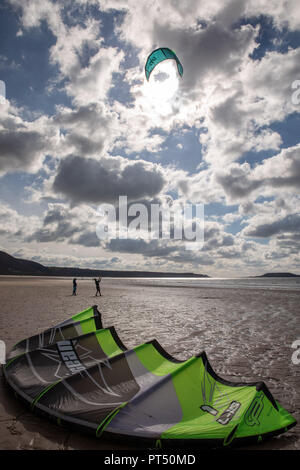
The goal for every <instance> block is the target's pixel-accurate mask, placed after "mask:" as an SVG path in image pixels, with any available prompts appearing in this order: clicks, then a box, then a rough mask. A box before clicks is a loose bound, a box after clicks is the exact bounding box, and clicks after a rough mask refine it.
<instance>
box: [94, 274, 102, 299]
mask: <svg viewBox="0 0 300 470" xmlns="http://www.w3.org/2000/svg"><path fill="white" fill-rule="evenodd" d="M94 281H95V285H96V295H95V297H97V295H98V294H99V295H102V294H101V292H100V282H101V277H99V279H94Z"/></svg>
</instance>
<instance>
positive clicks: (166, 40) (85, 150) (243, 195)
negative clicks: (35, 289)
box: [0, 0, 300, 277]
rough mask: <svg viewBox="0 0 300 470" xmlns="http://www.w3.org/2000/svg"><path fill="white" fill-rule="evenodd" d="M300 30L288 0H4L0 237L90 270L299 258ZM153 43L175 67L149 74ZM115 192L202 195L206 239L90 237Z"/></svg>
mask: <svg viewBox="0 0 300 470" xmlns="http://www.w3.org/2000/svg"><path fill="white" fill-rule="evenodd" d="M299 46H300V9H299V2H298V0H289V1H286V0H228V1H219V0H211V1H210V2H207V1H204V0H198V1H197V2H195V1H192V0H164V1H161V0H151V1H146V0H141V1H139V2H136V0H127V1H125V0H63V1H62V0H4V1H3V2H1V4H0V80H1V81H2V82H0V85H1V86H0V95H2V96H0V222H1V224H0V250H3V251H6V252H8V253H10V254H11V255H13V256H16V257H20V258H26V259H31V260H34V261H37V262H40V263H42V264H45V265H49V266H77V267H83V268H84V267H86V268H92V269H99V270H101V269H103V270H104V269H110V270H146V271H164V272H178V273H180V272H194V273H204V274H208V275H210V276H214V277H239V276H251V275H259V274H263V273H266V272H295V273H300V255H299V253H300V211H299V208H300V197H299V188H300V142H299V135H300V133H299V126H300V47H299ZM159 47H168V48H170V49H172V50H173V51H175V52H176V54H177V56H178V58H179V60H180V62H181V64H182V66H183V69H184V74H183V77H182V78H181V77H180V76H179V74H178V73H177V68H176V62H175V61H173V60H166V61H164V62H161V63H160V64H158V65H157V66H156V67H155V69H154V71H153V72H152V74H151V76H150V79H149V81H147V80H146V78H145V73H144V67H145V63H146V60H147V57H148V56H149V54H150V53H151V51H152V50H154V49H156V48H159ZM1 83H2V84H1ZM4 85H5V86H4ZM119 196H126V197H127V200H128V207H129V208H130V207H132V209H133V208H134V207H137V206H134V204H139V206H138V207H144V208H146V209H147V210H148V214H150V213H151V210H152V207H153V205H154V204H156V205H159V206H160V207H161V208H164V209H165V210H166V211H169V212H170V211H172V213H173V214H179V213H181V211H182V208H183V207H184V205H186V204H189V205H193V206H194V207H195V206H197V205H201V206H202V207H203V208H204V223H203V228H204V241H203V243H202V244H201V246H200V245H199V247H198V249H193V250H190V249H187V245H188V243H191V242H187V241H186V240H180V239H175V238H174V237H171V238H170V239H168V238H162V237H161V236H157V237H155V236H154V235H153V237H152V238H149V236H148V235H149V230H148V232H147V231H143V230H141V229H140V230H139V231H138V232H136V234H135V235H134V233H130V232H129V236H128V237H127V238H121V237H118V236H115V237H114V238H112V237H109V236H107V237H105V236H103V237H99V231H97V226H98V224H99V223H102V222H103V220H104V219H103V211H101V207H104V206H103V204H106V205H107V204H110V205H113V206H114V207H115V208H116V217H117V219H118V220H119V213H120V210H121V208H120V207H119ZM135 214H136V216H137V213H135ZM129 215H131V217H128V221H129V222H130V221H131V222H132V221H133V222H134V218H135V217H134V216H133V215H134V212H133V213H131V214H129ZM101 221H102V222H101ZM189 222H190V223H192V222H193V227H196V226H199V227H200V225H201V220H200V219H197V217H196V216H195V218H193V220H190V221H189ZM127 223H128V222H127ZM107 224H108V227H110V225H109V224H112V221H111V220H110V219H109V220H108V222H107ZM156 229H157V232H156V233H157V234H158V235H159V234H160V235H161V233H160V232H159V228H157V227H156ZM146 232H147V233H146ZM108 233H111V231H110V229H109V228H108ZM153 233H154V232H153Z"/></svg>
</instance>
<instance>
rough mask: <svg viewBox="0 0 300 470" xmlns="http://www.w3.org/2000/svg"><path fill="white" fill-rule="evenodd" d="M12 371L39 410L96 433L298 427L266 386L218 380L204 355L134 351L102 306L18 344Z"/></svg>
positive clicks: (171, 440) (205, 441) (226, 437)
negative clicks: (104, 320) (106, 322)
mask: <svg viewBox="0 0 300 470" xmlns="http://www.w3.org/2000/svg"><path fill="white" fill-rule="evenodd" d="M9 357H10V360H8V361H7V364H6V365H5V368H4V376H5V378H6V380H7V382H8V384H9V385H10V386H11V387H12V388H13V390H14V391H15V393H16V394H17V396H19V397H20V398H22V399H23V400H24V401H25V402H26V403H28V404H30V406H31V408H32V410H33V411H35V412H37V413H40V414H42V415H44V416H47V417H48V418H50V419H51V420H54V421H56V422H57V423H58V424H60V425H63V424H68V425H72V426H73V427H76V428H80V429H82V430H85V431H89V432H92V433H93V434H94V435H96V436H97V437H101V436H103V437H109V438H114V437H115V438H117V439H120V438H127V439H128V438H131V439H134V440H135V441H141V442H145V443H146V444H147V445H148V446H149V445H150V446H166V445H168V444H169V445H176V446H178V445H184V444H188V445H191V444H193V443H194V444H196V445H197V446H198V447H199V446H200V445H203V446H205V447H211V446H214V447H215V446H225V445H228V444H230V443H231V442H233V441H234V442H244V441H245V440H248V439H250V440H254V441H255V442H257V441H260V440H262V439H264V438H265V437H267V436H270V435H276V434H280V433H282V432H285V431H287V430H288V429H289V428H291V427H292V426H294V425H295V424H296V421H295V419H294V418H293V417H292V416H291V415H290V414H289V413H288V412H287V411H286V410H284V409H283V408H282V407H281V406H280V405H279V403H278V402H276V401H275V400H274V398H273V396H272V395H271V393H270V391H269V390H268V388H267V387H266V385H265V384H264V383H263V382H257V383H251V384H245V383H234V382H228V381H225V380H224V379H222V378H220V377H218V375H217V374H216V373H215V372H214V371H213V369H212V367H211V366H210V364H209V362H208V359H207V356H206V354H205V352H203V353H201V354H200V355H198V356H193V357H191V358H190V359H188V360H186V361H178V360H176V359H174V358H173V357H172V356H170V355H169V354H168V353H167V352H166V351H164V349H163V348H162V347H161V346H160V344H159V343H158V342H157V341H156V340H153V341H150V342H147V343H143V344H140V345H138V346H136V347H135V348H133V349H127V348H126V347H125V346H124V344H123V343H122V341H121V340H120V338H119V337H118V335H117V333H116V331H115V329H114V328H113V327H110V328H102V324H101V315H100V313H99V312H98V310H97V307H92V308H89V309H87V310H85V311H83V312H81V313H80V314H78V315H75V316H74V317H72V318H71V319H70V320H68V321H66V322H63V323H60V324H59V325H56V326H55V327H53V328H51V329H49V330H47V331H45V332H44V333H42V334H40V335H37V336H33V337H31V338H29V339H28V340H24V341H22V342H20V343H18V345H16V346H15V347H14V348H13V350H12V351H11V353H10V354H9Z"/></svg>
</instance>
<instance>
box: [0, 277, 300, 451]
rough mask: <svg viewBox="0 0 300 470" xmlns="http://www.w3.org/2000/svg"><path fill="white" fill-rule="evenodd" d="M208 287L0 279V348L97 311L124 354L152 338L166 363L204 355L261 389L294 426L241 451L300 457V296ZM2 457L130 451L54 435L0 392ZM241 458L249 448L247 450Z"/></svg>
mask: <svg viewBox="0 0 300 470" xmlns="http://www.w3.org/2000/svg"><path fill="white" fill-rule="evenodd" d="M221 286H222V282H221V281H220V282H219V283H218V284H214V283H213V282H212V281H210V280H207V281H205V283H203V284H201V281H199V280H197V281H191V280H190V281H188V280H182V281H178V280H166V279H161V280H159V279H156V280H150V279H139V280H134V279H106V278H104V279H103V281H102V285H101V290H102V293H103V296H102V297H98V298H95V296H94V295H95V289H94V283H93V282H92V281H91V280H80V279H79V280H78V295H77V296H76V297H74V296H72V295H71V294H72V280H70V279H56V278H34V277H27V278H26V277H4V276H3V277H0V298H1V306H0V332H1V333H0V339H1V340H2V341H5V343H6V347H7V349H10V348H11V347H12V346H13V345H14V344H15V343H16V342H17V341H19V340H21V339H23V338H26V337H28V336H31V335H32V334H35V333H39V332H41V331H43V330H45V329H47V328H49V327H50V326H52V325H55V324H57V323H59V322H61V321H63V320H65V319H67V318H68V317H70V316H71V315H74V314H76V313H78V312H80V311H82V310H84V309H85V308H87V307H89V306H92V305H94V304H97V305H98V308H99V310H100V312H101V313H102V321H103V324H104V326H105V327H109V326H114V327H115V328H116V330H117V332H118V334H119V336H120V338H121V339H122V341H123V342H124V344H125V345H126V346H127V347H128V348H130V347H134V346H136V345H138V344H140V343H143V342H145V341H149V340H151V339H154V338H156V339H157V340H158V341H159V342H160V343H161V345H162V346H163V347H164V349H166V350H167V351H168V352H169V353H170V354H172V355H173V356H175V357H176V358H178V359H187V358H188V357H190V356H192V355H194V354H198V353H200V352H201V351H203V350H205V351H206V353H207V355H208V358H209V360H210V363H211V365H212V366H213V368H214V369H215V371H216V372H217V373H218V374H219V375H220V376H222V377H224V378H227V379H229V380H233V381H245V382H253V381H261V380H262V381H264V382H265V383H266V384H267V386H268V388H269V389H270V391H271V393H272V394H273V396H274V397H275V399H276V400H278V401H279V402H280V404H281V405H282V406H283V407H285V408H286V409H287V410H288V411H289V412H290V413H291V414H293V416H294V417H295V418H296V419H297V421H298V424H297V425H296V426H295V427H294V428H293V429H291V430H290V431H289V432H288V433H285V434H283V435H281V436H278V437H276V438H272V439H269V440H268V441H266V442H263V443H262V444H261V445H255V446H251V447H250V446H248V447H247V449H291V450H292V449H295V450H296V449H297V450H300V423H299V421H300V397H299V390H300V365H295V364H293V362H292V360H291V357H292V353H293V349H292V347H291V345H292V343H293V342H294V341H295V340H296V339H300V318H299V317H300V311H299V310H300V309H299V305H300V290H299V285H296V284H292V283H291V288H289V286H288V285H286V286H285V288H280V284H278V283H277V284H276V285H275V286H274V287H272V285H270V284H266V286H264V284H262V286H261V288H257V287H256V286H255V285H251V284H249V286H248V287H247V283H246V282H244V283H240V284H239V283H238V282H236V283H234V282H232V283H231V284H229V285H227V286H226V287H225V286H224V287H223V288H222V287H221ZM0 396H1V399H0V449H136V447H134V445H133V446H132V447H130V446H128V445H126V446H125V445H122V444H118V445H116V444H115V443H112V442H109V441H102V440H98V439H96V438H93V437H90V436H86V435H83V434H79V433H77V432H73V431H70V430H68V429H66V428H60V427H58V426H56V425H55V424H52V423H49V422H48V421H46V420H43V419H41V418H39V417H37V416H35V415H34V414H32V413H31V412H30V410H29V409H28V408H26V407H25V406H24V405H23V404H22V403H21V402H19V401H18V400H17V399H16V398H15V397H14V396H13V394H12V393H11V391H10V390H9V389H8V387H7V385H6V384H5V382H4V379H3V377H2V368H1V382H0ZM245 448H246V447H245Z"/></svg>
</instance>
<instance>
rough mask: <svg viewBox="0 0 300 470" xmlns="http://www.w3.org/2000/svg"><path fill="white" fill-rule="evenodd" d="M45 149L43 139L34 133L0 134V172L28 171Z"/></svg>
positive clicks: (6, 131)
mask: <svg viewBox="0 0 300 470" xmlns="http://www.w3.org/2000/svg"><path fill="white" fill-rule="evenodd" d="M44 149H45V139H44V138H43V136H42V135H41V134H39V133H38V132H35V131H32V132H30V131H21V130H19V131H17V132H16V131H13V130H5V131H1V132H0V171H6V170H18V169H22V170H25V169H28V168H30V167H31V166H32V164H33V163H34V162H35V159H36V158H37V157H38V156H39V154H40V153H41V152H42V151H43V150H44Z"/></svg>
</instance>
